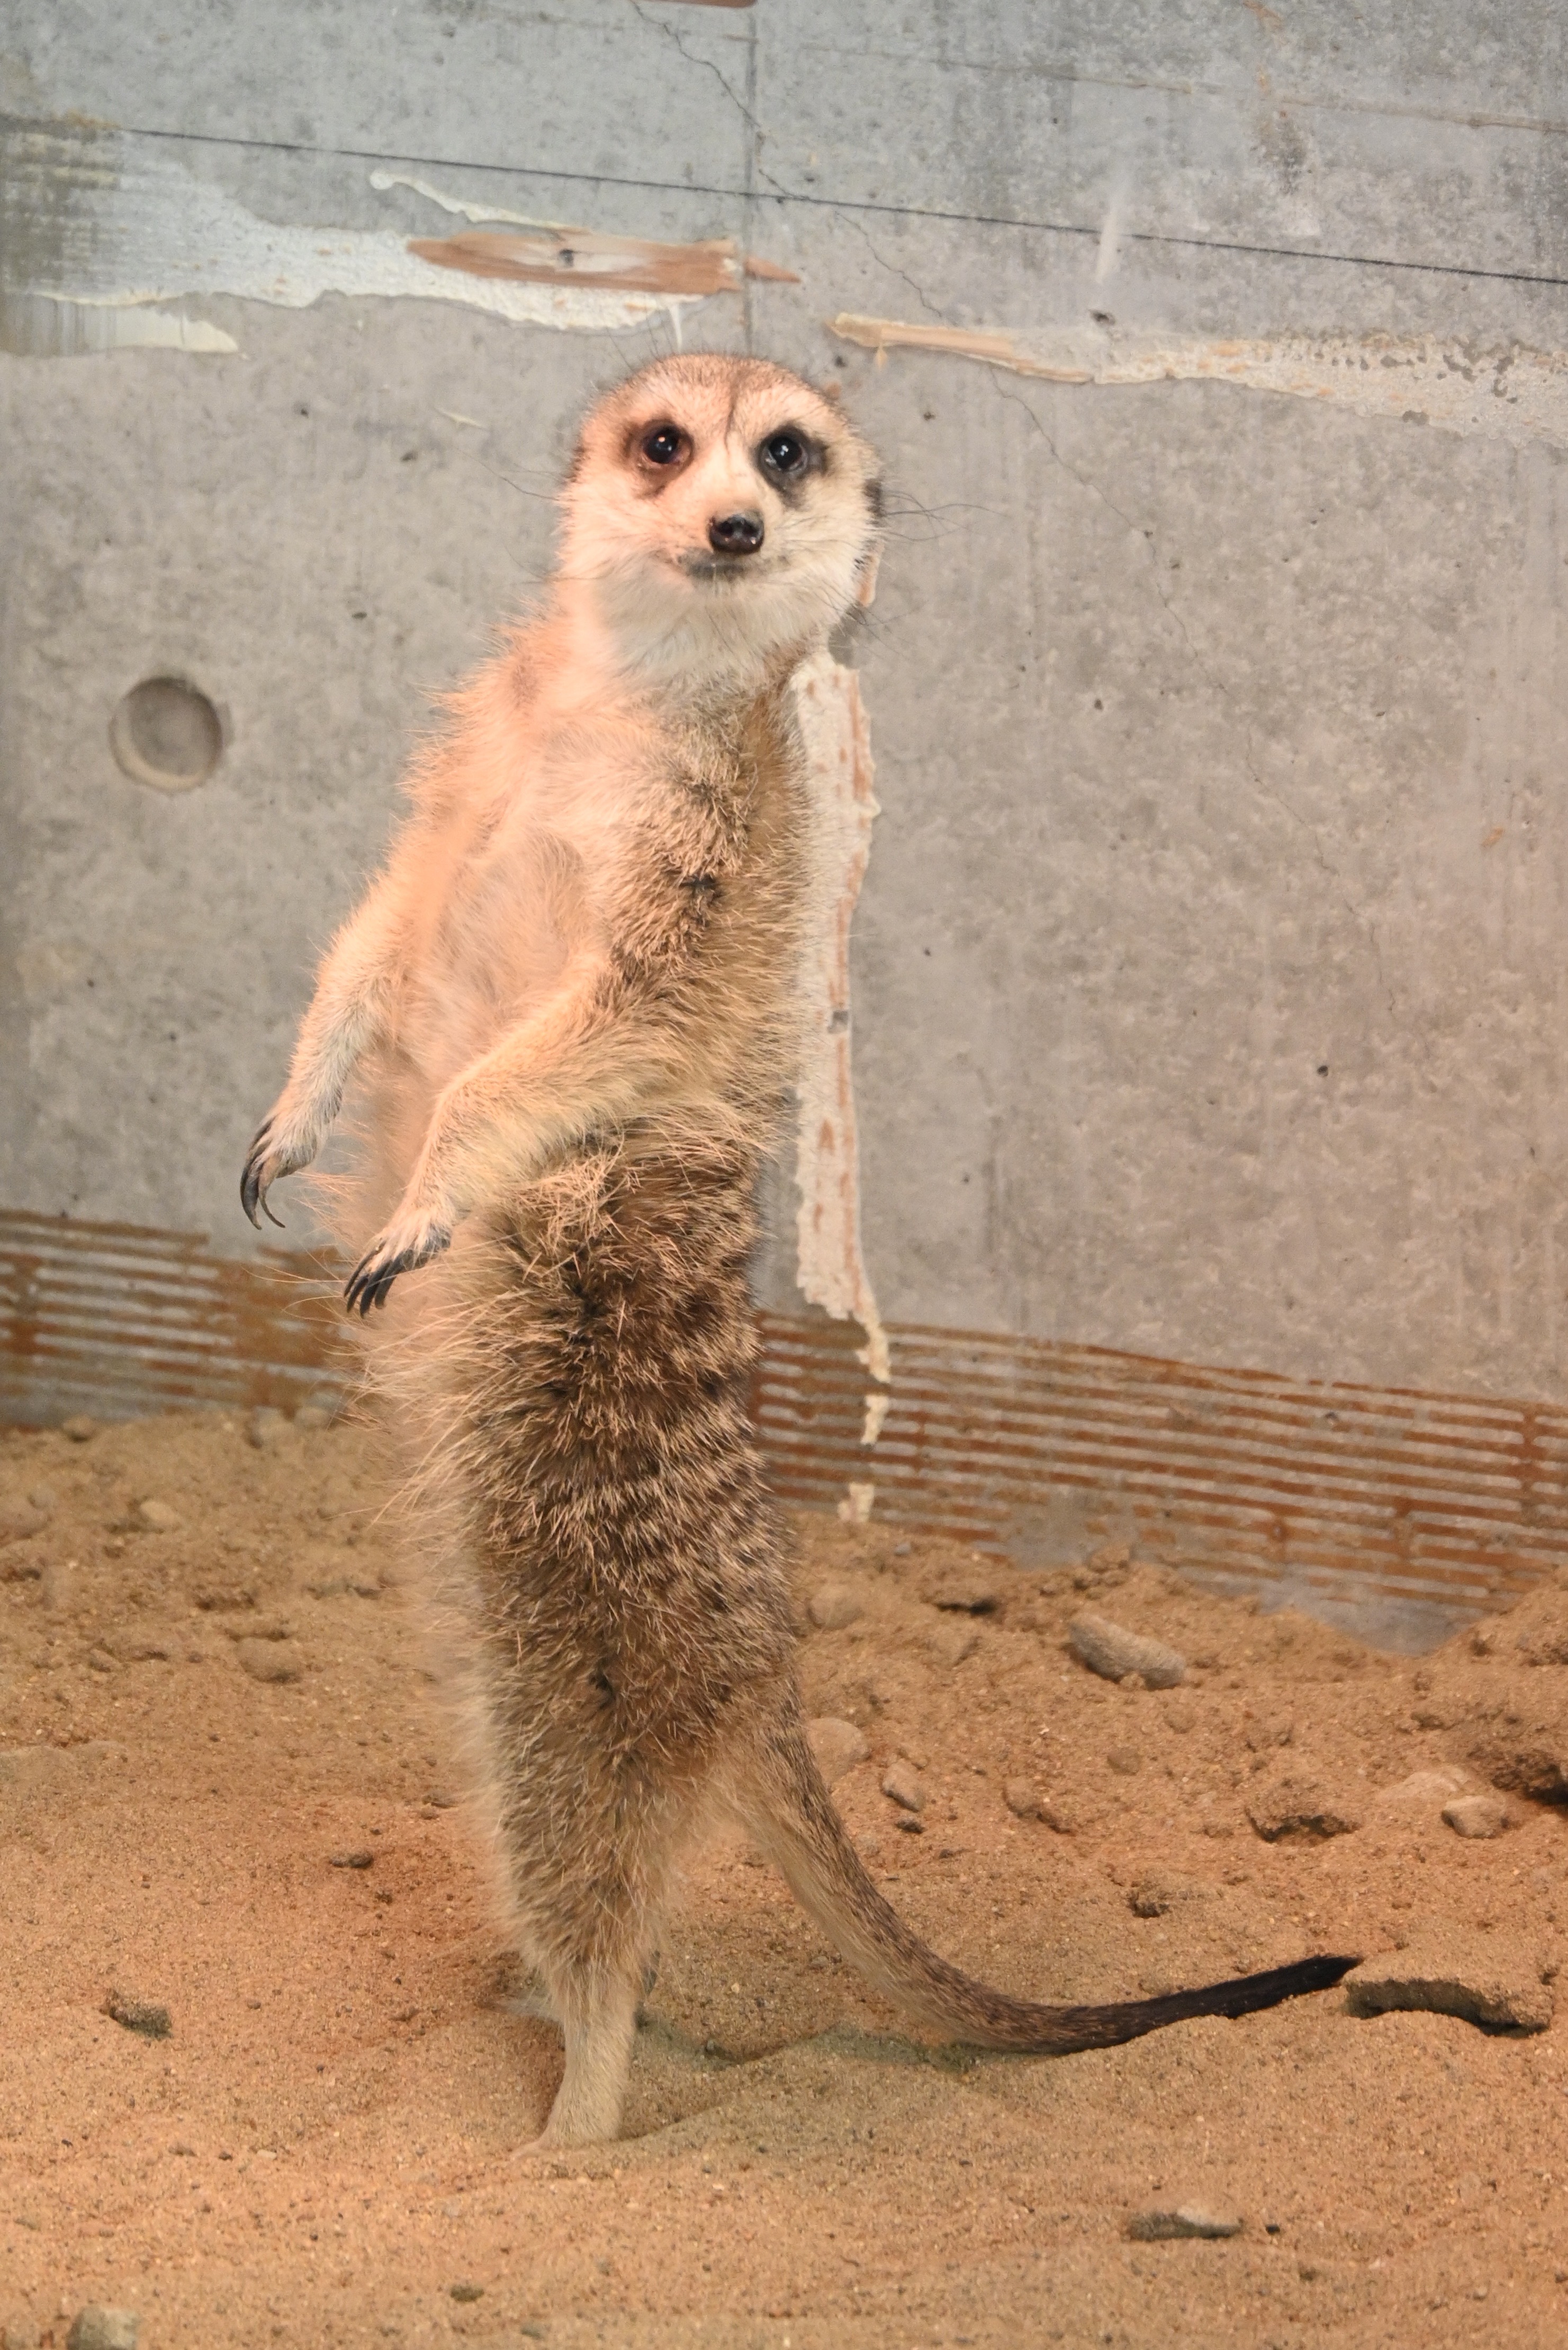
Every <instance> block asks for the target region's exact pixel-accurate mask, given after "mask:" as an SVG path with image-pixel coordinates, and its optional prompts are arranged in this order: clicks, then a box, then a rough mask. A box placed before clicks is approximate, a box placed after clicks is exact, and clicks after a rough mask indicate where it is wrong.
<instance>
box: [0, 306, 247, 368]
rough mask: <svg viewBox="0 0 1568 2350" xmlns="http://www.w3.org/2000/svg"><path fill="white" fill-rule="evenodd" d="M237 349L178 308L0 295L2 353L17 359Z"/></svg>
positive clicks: (228, 339) (215, 330) (203, 321)
mask: <svg viewBox="0 0 1568 2350" xmlns="http://www.w3.org/2000/svg"><path fill="white" fill-rule="evenodd" d="M238 349H239V345H238V343H236V342H235V340H234V337H233V336H232V335H225V334H224V332H223V328H221V327H214V326H213V325H211V324H210V323H209V321H208V320H207V319H205V318H185V317H181V315H180V313H179V312H178V311H177V310H156V309H151V308H149V307H138V308H135V309H126V308H124V307H121V306H120V305H119V304H118V303H114V302H78V301H69V300H67V297H66V296H64V295H63V294H0V351H10V352H12V353H13V354H14V355H15V356H16V357H17V358H21V359H78V358H81V357H84V356H85V355H87V354H88V353H89V352H93V351H124V350H161V351H200V352H204V353H206V354H208V355H224V354H227V353H229V352H232V351H237V350H238Z"/></svg>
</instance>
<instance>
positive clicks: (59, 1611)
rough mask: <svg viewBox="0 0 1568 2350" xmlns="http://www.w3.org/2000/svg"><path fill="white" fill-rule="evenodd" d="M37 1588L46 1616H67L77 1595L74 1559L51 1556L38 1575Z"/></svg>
mask: <svg viewBox="0 0 1568 2350" xmlns="http://www.w3.org/2000/svg"><path fill="white" fill-rule="evenodd" d="M38 1588H39V1592H40V1595H41V1596H42V1598H43V1602H44V1613H45V1615H46V1616H68V1615H69V1614H70V1612H71V1609H72V1607H74V1606H75V1604H76V1597H77V1563H76V1560H75V1559H74V1558H52V1559H51V1560H50V1561H49V1564H48V1565H47V1567H45V1569H44V1572H43V1574H42V1575H41V1576H40V1577H39V1583H38Z"/></svg>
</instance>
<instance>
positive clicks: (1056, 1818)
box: [1040, 1795, 1080, 1835]
mask: <svg viewBox="0 0 1568 2350" xmlns="http://www.w3.org/2000/svg"><path fill="white" fill-rule="evenodd" d="M1040 1817H1041V1820H1042V1821H1043V1823H1044V1825H1045V1826H1046V1827H1048V1828H1049V1829H1050V1830H1051V1832H1052V1834H1053V1835H1077V1833H1078V1828H1079V1825H1080V1822H1079V1819H1078V1814H1077V1813H1076V1812H1075V1810H1074V1809H1073V1807H1072V1805H1071V1804H1064V1803H1063V1802H1062V1800H1061V1798H1060V1796H1056V1795H1047V1796H1046V1797H1045V1799H1044V1802H1043V1803H1042V1804H1041V1806H1040Z"/></svg>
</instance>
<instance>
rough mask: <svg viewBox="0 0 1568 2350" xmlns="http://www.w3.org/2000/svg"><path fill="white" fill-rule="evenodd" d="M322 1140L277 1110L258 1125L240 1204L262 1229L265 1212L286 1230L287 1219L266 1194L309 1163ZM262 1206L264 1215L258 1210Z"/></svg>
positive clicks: (250, 1152)
mask: <svg viewBox="0 0 1568 2350" xmlns="http://www.w3.org/2000/svg"><path fill="white" fill-rule="evenodd" d="M318 1141H319V1137H318V1136H317V1135H314V1134H306V1133H302V1132H300V1130H299V1129H298V1128H292V1127H289V1126H286V1124H285V1122H284V1120H283V1119H282V1118H280V1116H279V1114H278V1112H277V1111H276V1110H274V1111H273V1112H272V1115H271V1116H270V1117H269V1118H265V1120H264V1121H263V1123H262V1125H261V1126H260V1127H259V1128H257V1130H256V1134H255V1137H254V1140H253V1141H252V1143H251V1147H250V1150H249V1152H248V1153H247V1155H246V1158H245V1164H244V1173H243V1174H242V1175H241V1177H240V1205H241V1206H242V1207H243V1208H244V1211H245V1213H246V1215H247V1216H248V1217H249V1218H250V1220H251V1222H252V1223H253V1224H254V1226H255V1228H256V1230H257V1232H260V1230H261V1217H262V1216H265V1218H266V1220H267V1222H268V1223H269V1224H275V1225H276V1226H277V1228H278V1230H279V1232H281V1231H282V1230H283V1219H282V1217H281V1216H275V1215H274V1214H273V1211H272V1210H271V1209H270V1208H269V1207H268V1205H267V1200H266V1195H267V1193H268V1192H269V1191H271V1189H272V1187H273V1185H274V1184H275V1182H276V1181H277V1180H279V1178H280V1177H281V1176H284V1175H294V1174H297V1172H298V1171H299V1170H300V1168H302V1167H308V1166H309V1164H310V1162H311V1160H312V1159H314V1158H315V1156H316V1152H317V1144H318ZM258 1208H259V1209H260V1210H261V1216H258V1215H257V1213H256V1210H257V1209H258Z"/></svg>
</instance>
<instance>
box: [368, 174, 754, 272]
mask: <svg viewBox="0 0 1568 2350" xmlns="http://www.w3.org/2000/svg"><path fill="white" fill-rule="evenodd" d="M370 185H371V186H372V187H373V188H375V189H377V190H378V191H379V192H385V191H387V190H388V189H390V188H410V189H411V190H412V191H413V192H414V194H415V195H418V196H423V197H424V198H425V199H426V201H427V202H428V203H432V204H439V205H440V206H441V210H442V212H443V213H457V214H458V215H459V217H460V218H462V219H463V220H466V221H472V222H479V221H504V222H505V223H506V224H507V225H508V226H509V227H511V228H525V229H535V230H537V231H540V232H542V234H537V235H534V236H525V237H523V236H499V235H496V234H492V233H483V232H482V233H481V234H478V235H472V236H451V237H436V238H425V237H415V238H412V239H410V244H409V251H410V253H417V254H418V255H420V256H421V259H422V260H425V261H433V262H434V263H435V264H436V265H437V266H438V267H439V268H441V269H467V270H470V271H472V274H473V275H474V276H476V277H505V278H517V279H521V280H523V281H524V282H529V283H533V284H535V285H549V286H556V285H560V284H562V283H563V282H571V283H573V284H577V285H582V284H591V285H593V286H598V287H600V288H601V289H605V290H610V289H614V290H618V291H623V292H627V293H657V294H675V295H690V296H696V297H698V298H700V299H701V298H702V297H705V296H708V295H710V294H733V293H738V292H739V291H740V288H741V284H742V279H743V278H747V277H765V278H767V279H769V280H771V281H772V282H774V283H775V284H780V285H785V286H798V285H799V284H800V278H799V276H798V274H797V273H796V272H795V271H794V270H793V269H784V268H783V267H781V266H780V265H779V264H778V263H777V262H774V261H762V260H759V259H758V258H757V256H756V255H754V254H747V255H744V257H743V258H742V255H741V253H740V251H739V249H738V247H737V246H736V245H735V244H734V242H733V240H732V238H730V237H727V236H724V237H707V238H703V239H701V240H700V241H698V242H697V243H695V244H659V243H658V242H656V241H655V240H654V239H652V238H649V237H641V236H607V235H605V234H603V233H602V232H601V231H600V230H597V229H591V228H580V227H576V226H575V225H573V224H571V223H570V222H566V221H548V220H537V219H535V218H533V217H531V216H530V215H529V214H528V213H514V212H507V211H505V210H504V209H503V208H502V207H501V206H499V205H495V204H487V203H480V202H475V201H474V200H473V199H472V197H467V196H454V195H452V193H451V192H449V191H448V190H447V189H445V188H438V187H436V186H434V185H433V184H432V182H431V181H429V180H422V179H420V178H418V177H416V175H415V174H414V173H412V172H379V171H378V172H371V174H370Z"/></svg>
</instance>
